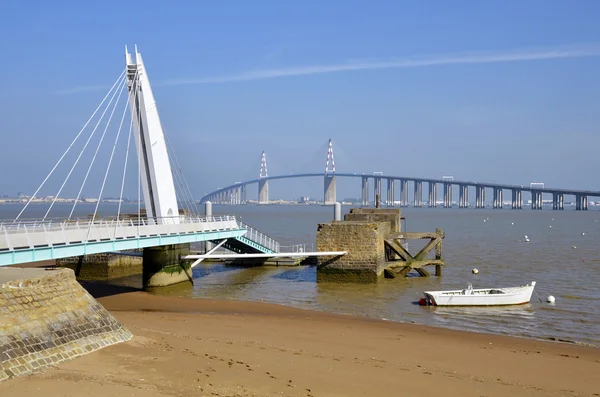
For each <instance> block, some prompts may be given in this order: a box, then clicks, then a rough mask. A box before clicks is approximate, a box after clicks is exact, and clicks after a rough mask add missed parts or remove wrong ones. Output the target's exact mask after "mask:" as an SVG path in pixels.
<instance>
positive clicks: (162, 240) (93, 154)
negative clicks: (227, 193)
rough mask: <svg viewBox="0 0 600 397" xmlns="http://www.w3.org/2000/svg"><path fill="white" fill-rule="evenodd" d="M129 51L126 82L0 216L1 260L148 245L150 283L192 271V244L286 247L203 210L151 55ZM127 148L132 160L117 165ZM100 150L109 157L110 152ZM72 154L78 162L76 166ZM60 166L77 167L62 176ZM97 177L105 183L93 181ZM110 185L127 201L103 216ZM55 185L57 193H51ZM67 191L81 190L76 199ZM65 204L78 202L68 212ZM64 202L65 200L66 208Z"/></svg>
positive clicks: (258, 249) (263, 249)
mask: <svg viewBox="0 0 600 397" xmlns="http://www.w3.org/2000/svg"><path fill="white" fill-rule="evenodd" d="M125 58H126V65H125V68H124V69H123V70H122V72H121V74H120V75H119V77H118V78H117V80H116V81H115V82H114V84H113V85H112V87H111V88H110V90H109V91H108V93H107V94H106V95H105V97H104V98H103V99H102V101H101V102H100V104H99V105H98V107H97V108H96V110H95V111H94V112H93V113H92V115H91V116H90V117H89V119H88V120H87V122H86V123H85V124H84V125H83V127H82V128H81V130H80V131H79V132H78V133H77V134H76V135H75V138H74V139H73V140H72V142H71V143H70V144H69V145H68V147H67V149H66V150H65V152H64V153H63V154H62V155H61V156H60V158H59V159H58V161H57V162H56V164H55V165H54V167H53V168H52V170H51V171H50V172H49V174H48V175H47V176H46V177H45V178H44V180H43V181H42V182H41V184H40V185H39V186H38V188H37V189H36V191H35V192H34V193H33V194H32V195H31V196H26V198H25V200H24V204H23V206H22V207H19V208H20V212H19V213H18V214H17V215H16V217H15V218H14V219H10V220H7V221H0V266H7V265H16V264H21V263H26V262H36V261H44V260H54V259H61V258H68V257H78V258H79V261H80V263H81V261H82V260H83V258H84V256H85V257H88V256H93V255H94V254H102V253H111V252H115V251H130V250H140V249H141V250H143V258H144V259H143V260H144V264H143V267H144V286H162V285H168V284H173V283H176V282H180V281H187V280H188V279H191V275H190V273H189V262H187V265H186V262H183V261H184V260H185V256H186V255H187V254H188V253H189V252H190V248H189V244H190V243H194V242H200V241H204V242H210V244H206V246H207V247H221V246H222V247H224V248H228V249H230V250H232V251H233V252H234V253H235V254H236V255H243V254H253V255H257V254H259V255H278V254H280V245H279V243H278V242H277V241H276V240H274V239H272V238H271V237H269V236H267V235H266V234H264V233H261V232H259V231H257V230H255V229H253V228H252V227H250V226H249V225H247V224H245V223H242V222H241V221H239V220H238V219H236V218H235V217H234V216H230V215H224V216H213V215H212V210H209V208H210V207H208V206H207V207H206V210H205V211H204V214H202V213H201V212H200V211H199V210H198V208H197V206H196V201H195V200H194V199H193V198H192V194H191V191H190V188H189V185H188V183H187V181H186V180H185V177H184V175H183V171H182V170H181V167H180V165H179V162H178V161H177V158H176V157H175V155H174V153H173V148H172V146H171V145H170V142H169V139H168V137H167V136H166V134H165V133H164V131H163V126H162V123H161V120H160V117H159V114H158V109H157V106H156V102H155V100H154V96H153V93H152V89H151V87H150V81H149V78H148V74H147V71H146V68H145V66H144V62H143V60H142V56H141V54H140V53H139V52H138V51H137V48H136V49H135V53H134V54H133V55H132V54H130V53H129V52H128V51H127V49H126V50H125ZM123 97H124V98H125V100H122V99H123ZM128 110H129V112H128ZM127 113H129V116H130V117H129V118H127V117H126V114H127ZM113 116H115V117H113ZM131 141H134V144H131ZM107 142H108V144H107ZM103 143H104V144H105V145H104V147H103V146H102V145H103ZM117 149H120V150H117ZM77 150H79V153H78V152H77ZM119 152H120V155H121V156H123V157H122V161H121V163H122V168H118V167H115V166H114V164H115V163H118V162H117V161H116V158H117V157H118V156H119ZM99 153H106V157H108V158H104V159H102V160H101V159H100V156H99ZM130 154H131V155H130ZM68 158H74V160H73V162H72V163H70V164H68V163H67V160H65V159H68ZM82 160H83V161H82ZM84 162H85V163H86V164H85V165H82V163H84ZM100 163H101V164H100ZM129 163H133V164H129ZM128 165H129V166H128ZM78 167H79V168H78ZM60 169H66V170H68V172H67V171H65V173H64V174H60V173H59V172H58V171H57V170H60ZM132 170H133V171H132ZM128 171H129V175H131V173H132V172H133V173H134V176H135V179H134V180H136V181H137V182H138V185H137V186H133V188H132V187H130V186H129V185H128V184H126V180H127V178H126V176H127V175H128ZM94 173H96V174H94ZM74 175H81V176H83V181H81V182H79V183H73V179H74V178H73V176H74ZM94 175H95V177H96V180H101V181H102V183H101V186H90V184H89V183H87V182H88V180H90V179H92V176H94ZM131 179H132V178H129V180H131ZM51 180H54V181H55V183H54V184H52V183H51V182H49V181H51ZM115 181H117V182H120V184H117V183H115ZM129 183H130V182H129ZM109 185H114V186H111V188H112V189H113V192H114V191H118V192H119V193H118V199H117V200H116V201H117V202H118V203H119V204H118V208H117V210H116V213H115V214H112V215H110V216H108V217H100V215H99V206H100V205H101V203H102V202H103V198H104V196H105V195H106V194H107V191H108V189H109V187H108V186H109ZM128 189H129V190H134V189H135V190H137V200H136V201H135V202H136V203H137V204H138V205H137V206H138V209H137V213H135V214H125V213H124V211H123V208H122V203H123V202H124V201H125V200H124V197H125V196H124V192H125V191H127V190H128ZM48 190H50V192H48V193H52V195H48V193H43V192H45V191H48ZM65 191H71V192H77V195H76V197H74V198H70V199H66V198H65V197H64V194H65V193H64V192H65ZM90 191H92V192H95V194H93V195H92V194H90V193H89V192H90ZM86 192H87V195H86ZM84 197H87V198H85V199H84ZM65 202H67V203H69V204H68V206H72V207H71V208H70V211H68V215H65V213H64V207H65V205H64V203H65ZM83 202H87V203H88V204H89V203H95V205H94V211H93V213H91V214H90V213H88V214H86V215H87V217H86V218H83V219H81V218H78V217H77V216H78V214H79V216H80V217H81V206H79V208H77V207H78V205H80V204H81V203H83ZM40 203H42V204H40ZM58 203H63V204H62V207H61V208H62V210H61V211H62V212H60V213H57V207H58V205H57V204H58ZM40 206H43V207H44V210H45V211H46V212H45V214H44V216H43V217H40V218H36V219H28V218H27V216H28V215H29V214H30V213H31V209H32V207H36V208H38V211H37V212H36V213H39V207H40ZM86 208H89V207H86ZM213 249H214V248H213ZM211 253H212V252H211ZM147 260H148V261H149V262H148V264H147V263H146V261H147ZM147 265H148V266H147ZM157 280H158V281H157Z"/></svg>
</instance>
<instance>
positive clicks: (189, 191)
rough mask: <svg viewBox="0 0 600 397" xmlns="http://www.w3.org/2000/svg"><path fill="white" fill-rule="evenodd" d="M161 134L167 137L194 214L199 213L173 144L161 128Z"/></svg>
mask: <svg viewBox="0 0 600 397" xmlns="http://www.w3.org/2000/svg"><path fill="white" fill-rule="evenodd" d="M163 134H164V135H165V137H166V138H167V139H166V140H167V144H168V145H169V148H170V149H171V153H172V154H173V158H174V159H175V164H176V165H177V169H178V170H179V171H180V172H181V179H182V181H183V183H184V184H185V187H186V188H187V192H188V193H189V197H190V200H191V203H192V207H193V208H194V210H195V211H196V214H197V215H199V214H200V211H199V210H198V206H197V205H196V202H195V201H194V196H193V194H192V191H191V190H190V186H189V185H188V183H187V180H186V178H185V175H184V174H183V169H182V168H181V165H180V164H179V160H178V159H177V156H176V155H175V149H173V145H171V140H170V139H169V136H168V135H167V134H165V133H164V130H163Z"/></svg>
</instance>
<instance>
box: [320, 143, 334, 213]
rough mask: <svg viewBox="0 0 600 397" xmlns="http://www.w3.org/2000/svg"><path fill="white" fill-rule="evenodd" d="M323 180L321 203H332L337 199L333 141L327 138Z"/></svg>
mask: <svg viewBox="0 0 600 397" xmlns="http://www.w3.org/2000/svg"><path fill="white" fill-rule="evenodd" d="M330 164H331V168H330ZM323 182H324V183H323V204H325V205H333V204H335V202H336V201H337V188H336V180H335V160H334V158H333V143H332V142H331V139H329V147H328V149H327V161H326V163H325V177H324V180H323Z"/></svg>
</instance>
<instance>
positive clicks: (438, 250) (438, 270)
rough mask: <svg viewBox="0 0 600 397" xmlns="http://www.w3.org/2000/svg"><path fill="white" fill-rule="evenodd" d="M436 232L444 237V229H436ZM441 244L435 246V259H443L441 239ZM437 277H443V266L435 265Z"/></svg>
mask: <svg viewBox="0 0 600 397" xmlns="http://www.w3.org/2000/svg"><path fill="white" fill-rule="evenodd" d="M435 232H436V233H437V234H439V235H442V233H443V232H442V229H439V228H438V229H435ZM439 240H440V241H439V243H437V244H436V246H435V259H442V239H441V238H440V239H439ZM435 275H436V276H439V277H441V276H442V265H435Z"/></svg>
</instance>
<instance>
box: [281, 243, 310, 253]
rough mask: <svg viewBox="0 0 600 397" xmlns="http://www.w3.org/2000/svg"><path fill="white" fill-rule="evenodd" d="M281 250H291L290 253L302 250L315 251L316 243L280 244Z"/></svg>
mask: <svg viewBox="0 0 600 397" xmlns="http://www.w3.org/2000/svg"><path fill="white" fill-rule="evenodd" d="M279 248H280V251H279V252H290V253H302V252H314V251H315V246H314V244H310V245H309V244H294V245H280V246H279Z"/></svg>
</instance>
